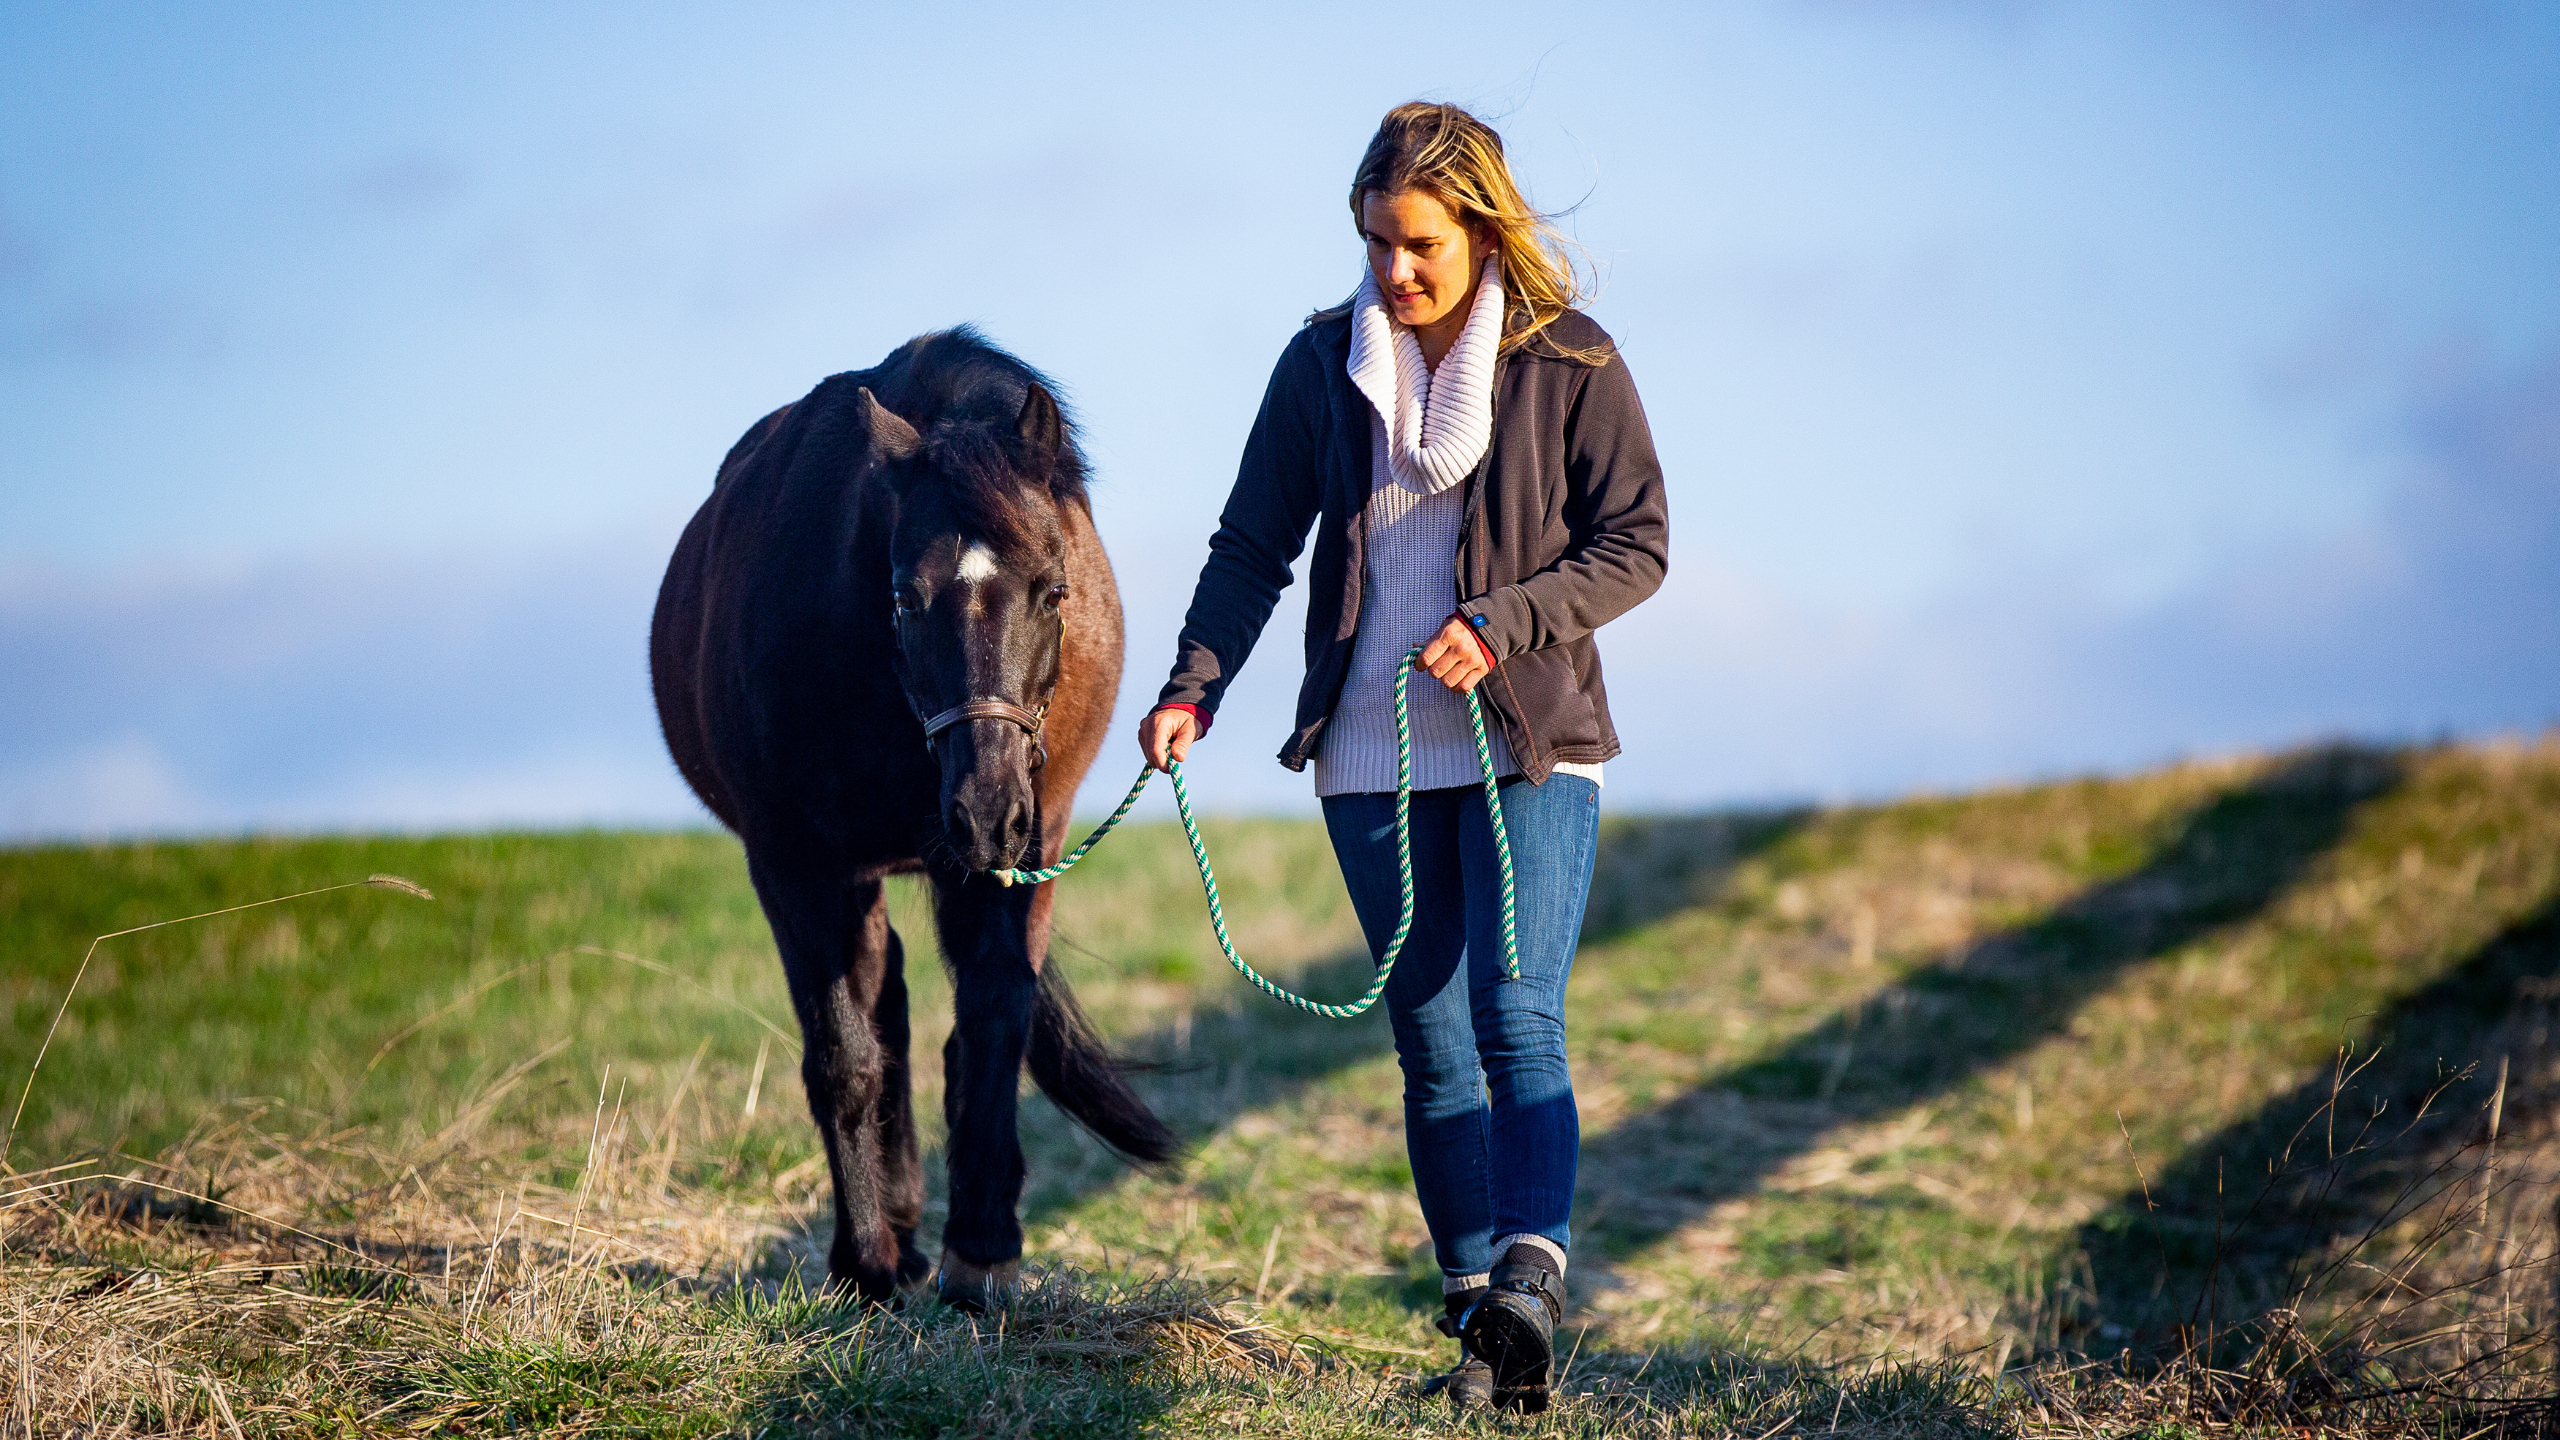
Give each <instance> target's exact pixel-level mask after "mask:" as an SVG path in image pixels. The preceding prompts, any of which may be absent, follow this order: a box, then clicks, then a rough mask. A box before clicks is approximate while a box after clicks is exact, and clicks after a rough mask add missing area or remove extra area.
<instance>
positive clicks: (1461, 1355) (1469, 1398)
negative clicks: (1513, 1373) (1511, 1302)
mask: <svg viewBox="0 0 2560 1440" xmlns="http://www.w3.org/2000/svg"><path fill="white" fill-rule="evenodd" d="M1484 1294H1485V1290H1484V1287H1483V1286H1481V1285H1479V1286H1476V1287H1475V1288H1474V1289H1472V1290H1459V1291H1455V1292H1453V1293H1451V1294H1448V1295H1444V1296H1442V1297H1441V1300H1442V1302H1443V1306H1444V1312H1445V1313H1443V1314H1442V1315H1441V1316H1440V1318H1439V1319H1437V1320H1434V1321H1432V1322H1431V1323H1432V1324H1433V1325H1434V1326H1436V1327H1438V1329H1439V1331H1440V1333H1441V1334H1443V1335H1446V1336H1448V1337H1449V1338H1450V1339H1452V1340H1457V1339H1458V1322H1459V1320H1461V1319H1463V1318H1464V1317H1465V1315H1466V1313H1467V1311H1468V1310H1470V1309H1472V1308H1474V1306H1475V1303H1476V1302H1477V1301H1479V1300H1481V1299H1483V1298H1484ZM1422 1393H1423V1394H1424V1395H1425V1396H1432V1395H1444V1396H1447V1397H1448V1400H1449V1408H1451V1409H1453V1410H1475V1409H1480V1408H1482V1407H1484V1406H1487V1405H1490V1404H1492V1403H1493V1367H1492V1366H1490V1365H1487V1364H1486V1363H1484V1362H1483V1361H1482V1360H1479V1359H1477V1358H1476V1357H1475V1356H1473V1355H1470V1354H1468V1353H1467V1348H1466V1342H1465V1341H1463V1340H1459V1342H1458V1368H1456V1369H1454V1370H1452V1371H1450V1372H1449V1373H1448V1374H1446V1375H1434V1376H1432V1377H1431V1378H1430V1379H1428V1380H1425V1381H1423V1382H1422Z"/></svg>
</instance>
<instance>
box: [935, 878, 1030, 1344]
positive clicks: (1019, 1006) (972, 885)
mask: <svg viewBox="0 0 2560 1440" xmlns="http://www.w3.org/2000/svg"><path fill="white" fill-rule="evenodd" d="M934 889H935V899H936V901H937V905H936V919H937V920H938V921H939V923H940V927H941V932H942V953H943V955H944V956H945V957H946V958H947V960H948V962H949V964H950V966H951V1021H952V1023H951V1038H950V1040H949V1041H947V1042H946V1043H945V1044H944V1045H943V1047H942V1075H943V1095H942V1113H943V1117H944V1119H945V1120H946V1121H947V1122H948V1125H949V1130H950V1138H949V1139H948V1141H947V1142H946V1157H947V1159H948V1161H949V1164H950V1173H951V1211H950V1216H949V1218H948V1219H947V1220H946V1221H944V1223H943V1227H942V1275H941V1278H940V1280H939V1281H938V1282H937V1284H938V1286H939V1288H940V1289H941V1291H942V1295H943V1298H944V1299H946V1300H949V1301H951V1302H952V1303H954V1304H957V1305H961V1306H963V1307H965V1308H971V1309H978V1308H984V1307H986V1306H988V1305H992V1304H1000V1303H1002V1302H1003V1300H1004V1298H1005V1296H1006V1295H1008V1294H1009V1293H1010V1292H1011V1291H1012V1289H1013V1286H1014V1282H1015V1278H1016V1275H1017V1273H1018V1271H1019V1268H1020V1261H1021V1258H1022V1219H1021V1216H1020V1214H1019V1213H1018V1209H1019V1206H1020V1205H1021V1202H1022V1139H1021V1135H1020V1133H1019V1132H1018V1130H1017V1129H1016V1126H1015V1117H1016V1106H1015V1087H1016V1086H1017V1084H1018V1083H1019V1081H1020V1078H1021V1075H1022V1056H1023V1050H1024V1048H1025V1046H1026V1045H1027V1044H1028V1043H1029V1040H1030V1035H1031V1012H1032V1006H1033V1004H1034V1003H1035V1001H1036V1000H1037V998H1038V990H1039V976H1038V975H1037V974H1036V973H1035V972H1034V971H1033V969H1032V966H1031V957H1030V954H1029V952H1028V951H1027V950H1026V948H1025V944H1024V941H1025V935H1024V929H1025V926H1026V924H1027V922H1028V920H1029V918H1030V905H1031V892H1030V891H1029V890H1028V889H1026V888H1023V887H1018V886H1017V887H1012V888H1006V887H1001V886H999V885H997V884H996V883H995V881H993V880H991V879H989V878H988V877H986V876H984V875H969V876H965V877H958V878H954V877H949V876H946V875H942V874H937V875H936V876H935V877H934Z"/></svg>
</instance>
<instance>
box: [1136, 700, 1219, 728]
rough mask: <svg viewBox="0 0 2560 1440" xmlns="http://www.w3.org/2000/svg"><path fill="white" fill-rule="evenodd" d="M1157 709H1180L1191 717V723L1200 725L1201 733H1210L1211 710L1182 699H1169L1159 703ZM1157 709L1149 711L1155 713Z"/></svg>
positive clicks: (1151, 713)
mask: <svg viewBox="0 0 2560 1440" xmlns="http://www.w3.org/2000/svg"><path fill="white" fill-rule="evenodd" d="M1156 710H1179V711H1181V712H1182V713H1183V714H1185V715H1188V716H1190V717H1191V723H1192V724H1194V725H1197V726H1199V727H1200V733H1201V734H1203V735H1206V734H1208V733H1209V712H1208V711H1206V710H1203V709H1201V708H1200V707H1199V706H1197V705H1192V704H1187V703H1185V702H1183V701H1180V700H1168V701H1166V702H1165V703H1163V704H1162V705H1158V706H1157V707H1156ZM1156 710H1150V711H1148V712H1147V713H1148V714H1150V715H1153V714H1154V713H1156Z"/></svg>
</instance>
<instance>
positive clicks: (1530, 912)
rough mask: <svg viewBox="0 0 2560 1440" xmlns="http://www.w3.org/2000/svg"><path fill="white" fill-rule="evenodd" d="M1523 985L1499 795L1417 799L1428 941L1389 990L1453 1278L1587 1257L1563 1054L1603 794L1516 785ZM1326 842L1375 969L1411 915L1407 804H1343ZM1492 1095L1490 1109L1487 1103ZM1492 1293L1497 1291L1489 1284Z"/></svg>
mask: <svg viewBox="0 0 2560 1440" xmlns="http://www.w3.org/2000/svg"><path fill="white" fill-rule="evenodd" d="M1502 818H1503V824H1504V826H1505V828H1506V829H1507V830H1508V831H1509V832H1510V837H1511V862H1512V873H1513V893H1514V896H1515V899H1516V901H1517V907H1518V908H1517V912H1516V913H1517V917H1518V933H1519V940H1520V978H1519V979H1518V980H1516V981H1513V980H1506V979H1505V978H1504V977H1503V973H1502V878H1501V877H1502V872H1501V869H1500V867H1499V865H1498V863H1497V861H1496V860H1495V857H1494V848H1493V826H1492V823H1491V822H1490V820H1489V819H1488V818H1487V816H1486V814H1485V800H1484V787H1483V786H1481V785H1467V786H1461V787H1457V788H1453V789H1447V790H1420V791H1416V792H1414V796H1413V808H1412V829H1413V890H1414V911H1413V933H1412V934H1411V935H1410V936H1408V937H1407V938H1406V940H1405V945H1404V953H1403V954H1402V955H1401V956H1399V957H1398V958H1397V960H1396V970H1395V975H1394V978H1392V979H1391V980H1389V981H1388V982H1387V994H1386V1001H1387V1016H1388V1018H1389V1019H1390V1020H1391V1021H1392V1022H1393V1023H1394V1026H1395V1038H1396V1060H1397V1062H1398V1063H1399V1064H1400V1065H1402V1066H1403V1068H1404V1143H1405V1153H1406V1154H1407V1155H1408V1156H1410V1157H1411V1158H1412V1161H1413V1188H1414V1191H1415V1193H1416V1195H1418V1196H1419V1197H1420V1199H1421V1201H1422V1219H1423V1223H1425V1224H1426V1225H1428V1226H1430V1227H1431V1243H1432V1246H1433V1248H1434V1249H1436V1250H1437V1251H1438V1252H1439V1256H1440V1268H1441V1271H1442V1272H1443V1273H1444V1274H1445V1275H1446V1276H1448V1277H1450V1278H1452V1279H1455V1278H1458V1277H1462V1276H1481V1275H1483V1274H1484V1273H1485V1272H1486V1271H1488V1270H1490V1269H1491V1268H1492V1267H1493V1263H1494V1261H1495V1260H1496V1259H1497V1258H1498V1257H1496V1256H1495V1255H1494V1253H1493V1244H1494V1241H1495V1240H1497V1239H1500V1238H1503V1237H1507V1236H1511V1235H1518V1234H1530V1235H1539V1236H1544V1237H1545V1238H1547V1239H1549V1240H1552V1241H1554V1242H1555V1243H1556V1245H1557V1246H1558V1247H1560V1248H1562V1247H1569V1246H1570V1245H1571V1244H1572V1242H1573V1229H1572V1217H1573V1172H1574V1165H1575V1162H1576V1161H1577V1160H1578V1159H1579V1158H1580V1154H1581V1149H1582V1124H1581V1121H1580V1118H1579V1117H1578V1116H1577V1115H1576V1113H1575V1111H1574V1105H1573V1075H1572V1072H1571V1071H1570V1070H1569V1069H1568V1068H1567V1067H1566V1064H1565V1052H1564V985H1565V979H1566V977H1567V976H1568V975H1570V974H1571V973H1572V971H1573V948H1574V941H1575V939H1576V937H1577V936H1579V934H1580V933H1581V930H1582V908H1583V904H1584V902H1585V901H1586V900H1588V899H1589V898H1590V894H1591V862H1592V856H1593V853H1594V851H1595V850H1596V848H1597V845H1598V841H1599V830H1600V787H1599V786H1597V785H1595V784H1593V783H1591V782H1590V781H1589V780H1585V779H1583V778H1582V777H1581V776H1578V775H1553V776H1549V777H1548V779H1547V783H1546V784H1544V785H1531V784H1529V783H1528V782H1527V781H1525V780H1521V779H1519V778H1517V777H1515V778H1513V779H1510V780H1506V781H1504V782H1503V784H1502ZM1324 821H1325V828H1326V829H1327V830H1328V831H1330V832H1331V834H1332V836H1333V853H1334V856H1335V858H1336V859H1338V860H1339V861H1340V862H1341V865H1342V878H1343V882H1344V884H1345V885H1346V886H1347V887H1348V888H1349V889H1350V891H1351V906H1352V909H1353V910H1354V911H1356V912H1357V913H1358V914H1359V917H1360V928H1361V930H1362V931H1363V932H1364V933H1366V935H1367V936H1368V939H1369V953H1370V954H1371V955H1372V956H1378V955H1383V954H1384V953H1386V948H1387V944H1388V942H1389V941H1391V940H1393V939H1394V938H1395V932H1396V919H1397V917H1398V916H1399V915H1400V914H1401V913H1402V908H1403V906H1402V899H1401V894H1400V888H1399V886H1398V884H1397V880H1396V797H1395V796H1393V795H1391V794H1367V795H1330V796H1327V797H1325V801H1324ZM1488 1098H1489V1100H1490V1103H1488ZM1478 1283H1481V1282H1480V1281H1479V1282H1478Z"/></svg>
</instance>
